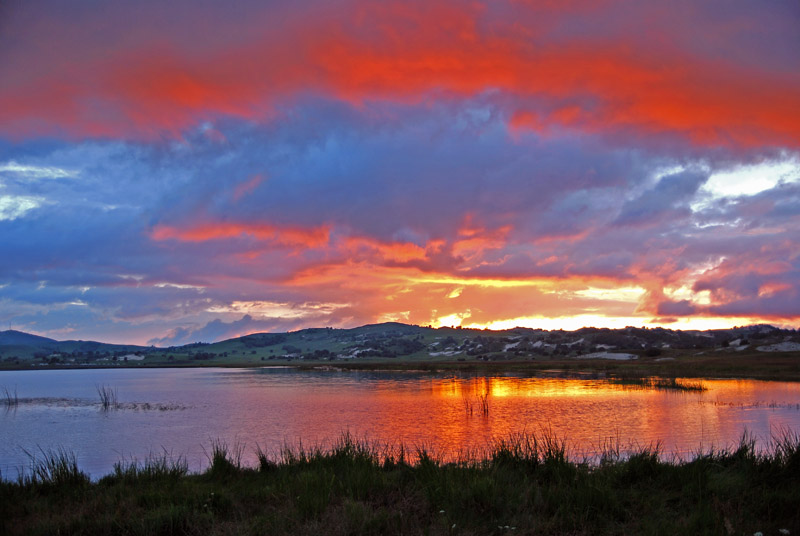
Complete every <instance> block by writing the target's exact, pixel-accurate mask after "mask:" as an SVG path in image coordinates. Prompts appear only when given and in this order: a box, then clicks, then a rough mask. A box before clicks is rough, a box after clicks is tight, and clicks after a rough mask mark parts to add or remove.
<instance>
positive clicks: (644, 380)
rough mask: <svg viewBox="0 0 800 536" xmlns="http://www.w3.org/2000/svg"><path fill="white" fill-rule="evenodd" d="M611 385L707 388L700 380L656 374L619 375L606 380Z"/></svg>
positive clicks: (690, 389) (691, 390)
mask: <svg viewBox="0 0 800 536" xmlns="http://www.w3.org/2000/svg"><path fill="white" fill-rule="evenodd" d="M608 382H609V383H611V384H613V385H621V386H625V387H630V388H633V389H637V388H638V389H663V390H668V391H683V392H703V391H707V390H708V388H707V387H706V386H705V384H704V383H703V382H702V381H699V380H698V381H692V380H686V379H678V378H659V377H656V376H648V377H636V376H621V377H617V378H611V379H609V380H608Z"/></svg>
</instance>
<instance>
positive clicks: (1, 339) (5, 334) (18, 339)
mask: <svg viewBox="0 0 800 536" xmlns="http://www.w3.org/2000/svg"><path fill="white" fill-rule="evenodd" d="M55 342H57V341H56V340H55V339H48V338H47V337H40V336H39V335H31V334H30V333H25V332H23V331H16V330H14V329H9V330H6V331H0V345H3V346H6V345H8V346H27V345H32V346H37V345H42V344H49V343H55Z"/></svg>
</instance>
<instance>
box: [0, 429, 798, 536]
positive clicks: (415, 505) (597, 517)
mask: <svg viewBox="0 0 800 536" xmlns="http://www.w3.org/2000/svg"><path fill="white" fill-rule="evenodd" d="M240 454H241V451H240V450H238V449H236V448H234V449H228V448H226V447H225V445H221V444H217V445H215V446H214V447H213V448H212V449H211V451H210V453H209V458H210V467H209V469H208V470H207V471H205V472H204V473H202V474H189V473H188V472H187V469H186V465H185V464H184V463H182V462H181V461H178V462H172V461H168V460H167V459H164V458H160V459H159V458H155V459H151V460H149V461H147V462H144V463H139V464H136V463H120V464H118V465H117V466H116V468H115V470H114V472H113V473H112V474H110V475H108V476H106V477H104V478H102V479H100V480H99V481H98V482H91V481H90V480H89V478H88V477H87V476H86V475H84V474H83V473H82V472H81V471H80V470H79V469H78V467H77V464H76V463H75V459H74V457H72V456H71V455H70V454H69V453H67V452H55V453H41V455H40V456H39V457H38V459H37V460H36V462H35V463H34V464H33V466H32V471H31V472H30V473H29V475H28V476H26V477H24V478H19V479H18V480H17V481H4V482H2V483H0V533H2V534H198V535H199V534H293V535H294V534H343V535H344V534H534V533H535V534H669V535H673V534H725V535H728V534H754V533H755V532H757V531H760V532H762V533H763V534H764V535H770V534H775V535H779V534H786V532H782V531H789V533H791V534H800V512H799V509H798V506H800V438H799V437H798V436H795V435H789V434H786V435H784V436H783V437H781V438H778V439H775V440H774V441H773V444H772V446H771V448H769V449H767V451H766V452H762V453H760V452H757V451H756V449H755V448H754V443H753V442H752V441H750V440H747V439H743V440H742V442H741V444H740V445H738V446H737V447H735V448H732V449H729V450H725V451H714V452H705V453H702V454H700V455H698V456H697V457H695V458H694V459H693V460H691V461H672V462H665V461H662V458H663V457H662V456H659V452H658V451H657V450H656V449H640V450H638V451H637V452H635V453H634V454H632V455H630V456H629V457H624V459H623V457H620V456H619V454H618V451H616V450H615V449H610V450H609V451H608V452H607V453H606V455H605V456H604V457H603V459H602V460H601V461H600V462H599V463H594V464H588V463H584V462H580V461H574V460H570V459H568V457H567V454H566V448H565V444H564V442H562V441H559V440H557V439H555V438H553V437H534V436H517V437H515V438H512V439H510V440H506V441H502V442H500V443H498V444H496V445H495V446H494V447H493V448H492V449H491V450H490V451H489V452H487V453H486V454H485V456H478V457H474V456H467V457H465V459H464V460H463V461H461V462H458V463H442V462H440V461H438V460H437V459H435V457H432V456H431V455H430V454H428V453H425V452H424V451H415V452H413V453H411V455H409V454H408V453H406V452H404V451H403V449H402V448H377V447H374V446H370V445H368V444H366V443H363V442H357V441H353V440H351V439H350V438H348V437H344V438H342V440H341V441H340V442H339V443H338V445H336V446H335V447H334V448H332V449H329V450H324V451H323V450H313V449H312V450H305V451H303V450H298V449H294V450H287V451H285V452H283V453H282V455H281V456H280V457H279V458H278V459H277V460H276V461H272V460H271V459H269V458H268V457H267V456H265V455H263V453H261V455H260V457H259V459H260V466H259V467H258V468H245V467H242V466H241V464H240V463H239V458H240ZM412 460H413V461H412Z"/></svg>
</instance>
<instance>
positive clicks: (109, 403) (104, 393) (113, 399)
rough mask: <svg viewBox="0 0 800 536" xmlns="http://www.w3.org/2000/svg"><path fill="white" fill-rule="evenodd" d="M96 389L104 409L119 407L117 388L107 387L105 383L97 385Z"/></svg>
mask: <svg viewBox="0 0 800 536" xmlns="http://www.w3.org/2000/svg"><path fill="white" fill-rule="evenodd" d="M95 389H97V395H98V396H99V397H100V405H101V406H102V408H103V411H108V410H110V409H119V402H118V400H117V390H116V388H111V387H106V386H105V385H95Z"/></svg>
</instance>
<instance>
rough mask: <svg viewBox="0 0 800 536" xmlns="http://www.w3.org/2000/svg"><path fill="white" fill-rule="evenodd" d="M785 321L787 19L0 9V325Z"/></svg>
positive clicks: (578, 3)
mask: <svg viewBox="0 0 800 536" xmlns="http://www.w3.org/2000/svg"><path fill="white" fill-rule="evenodd" d="M383 321H400V322H406V323H412V324H421V325H428V324H432V325H433V326H442V325H461V326H464V327H481V328H482V327H490V328H503V327H513V326H529V327H543V328H547V329H553V328H564V329H575V328H579V327H582V326H584V325H590V326H598V327H603V326H607V327H624V326H626V325H635V326H664V327H670V328H679V329H694V328H699V329H705V328H711V327H728V326H733V325H742V324H748V323H756V322H768V323H772V324H775V325H780V326H788V327H797V326H799V325H800V3H798V2H797V1H796V0H769V1H765V2H756V1H753V0H712V1H705V2H698V1H695V0H676V1H672V0H671V1H668V2H665V1H651V2H645V1H641V0H634V1H628V0H597V1H588V0H541V1H538V0H508V1H497V2H450V1H443V0H425V1H420V2H415V1H406V0H403V1H399V2H395V1H392V0H389V1H385V2H366V1H353V2H350V1H320V2H277V1H276V2H262V1H253V2H236V3H233V2H228V1H225V2H222V1H219V2H216V1H196V0H190V1H184V0H170V1H168V2H166V1H163V0H156V1H150V0H145V1H143V0H137V1H135V2H133V1H120V2H112V1H105V0H104V1H98V2H92V1H76V2H64V1H38V0H25V1H22V0H11V1H9V2H2V3H0V329H8V328H12V329H18V330H23V331H27V332H31V333H36V334H40V335H45V336H50V337H54V338H58V339H95V340H102V341H106V342H131V343H142V344H144V343H146V344H156V345H172V344H182V343H187V342H194V341H213V340H219V339H222V338H227V337H233V336H237V335H243V334H246V333H251V332H256V331H286V330H295V329H300V328H303V327H322V326H332V327H354V326H358V325H361V324H366V323H375V322H383Z"/></svg>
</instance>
